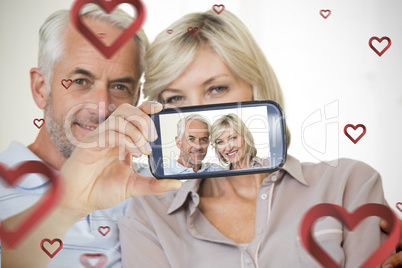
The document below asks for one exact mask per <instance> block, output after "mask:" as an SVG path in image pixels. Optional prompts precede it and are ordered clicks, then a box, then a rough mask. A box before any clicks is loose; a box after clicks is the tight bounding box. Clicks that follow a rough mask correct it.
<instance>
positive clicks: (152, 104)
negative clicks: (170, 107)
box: [138, 101, 163, 114]
mask: <svg viewBox="0 0 402 268" xmlns="http://www.w3.org/2000/svg"><path fill="white" fill-rule="evenodd" d="M138 108H139V109H141V110H142V111H143V112H144V113H146V114H156V113H159V112H160V111H162V109H163V105H162V104H160V103H159V102H156V101H146V102H143V103H142V104H141V105H140V106H138Z"/></svg>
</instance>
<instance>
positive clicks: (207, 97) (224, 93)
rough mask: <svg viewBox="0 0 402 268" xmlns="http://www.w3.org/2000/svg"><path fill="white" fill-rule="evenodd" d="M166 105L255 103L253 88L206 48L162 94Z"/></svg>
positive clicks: (213, 52) (200, 51) (203, 48)
mask: <svg viewBox="0 0 402 268" xmlns="http://www.w3.org/2000/svg"><path fill="white" fill-rule="evenodd" d="M160 96H161V98H162V100H163V102H164V103H165V104H166V105H167V106H176V107H182V106H190V105H191V106H192V105H204V104H214V103H224V102H238V101H251V100H253V90H252V87H251V86H250V85H249V84H247V83H246V82H245V81H244V80H242V79H240V78H239V77H236V76H235V74H234V73H233V72H232V71H231V70H230V69H229V68H228V66H226V64H225V63H224V62H223V60H222V59H221V57H220V56H219V55H218V54H216V53H215V51H213V50H212V49H211V48H210V47H209V46H203V47H201V48H200V49H199V51H198V53H197V54H196V55H195V57H194V60H193V62H192V63H191V64H190V65H189V66H188V67H187V69H186V70H185V71H184V72H183V73H182V74H181V75H180V76H179V77H178V78H177V79H176V80H174V81H173V82H172V83H170V84H169V85H168V86H167V87H166V88H165V89H164V90H163V91H162V92H161V95H160Z"/></svg>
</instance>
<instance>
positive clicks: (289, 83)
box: [0, 0, 402, 209]
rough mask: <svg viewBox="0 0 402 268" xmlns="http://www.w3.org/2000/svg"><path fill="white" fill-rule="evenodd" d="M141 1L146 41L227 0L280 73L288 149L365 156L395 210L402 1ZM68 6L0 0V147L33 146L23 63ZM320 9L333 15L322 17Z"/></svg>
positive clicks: (311, 155) (36, 113) (310, 154)
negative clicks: (350, 132)
mask: <svg viewBox="0 0 402 268" xmlns="http://www.w3.org/2000/svg"><path fill="white" fill-rule="evenodd" d="M144 2H145V4H146V6H147V9H148V17H147V22H146V25H145V30H146V32H147V34H148V35H149V38H150V40H153V38H154V37H155V35H156V34H157V33H158V32H160V31H162V30H164V29H167V28H168V26H169V25H170V24H171V23H172V22H173V21H175V20H176V19H178V18H180V17H181V16H182V15H184V14H186V13H189V12H196V11H205V10H207V9H209V8H212V5H214V4H224V5H225V7H226V9H228V10H230V11H232V12H233V13H235V14H236V15H237V16H239V18H240V19H241V20H243V22H244V23H245V24H246V25H247V26H248V28H249V29H250V31H251V32H252V34H253V35H254V37H255V39H256V40H257V42H258V43H259V44H260V46H261V48H262V49H263V51H264V53H265V55H266V56H267V58H268V60H269V62H270V63H271V65H272V66H273V68H274V70H275V72H276V74H277V76H278V79H279V81H280V83H281V86H282V88H283V92H284V95H285V100H286V107H285V108H286V114H287V122H288V124H289V127H290V130H291V133H292V143H291V145H290V150H289V154H291V155H293V156H295V157H297V158H299V159H300V160H302V161H313V162H317V161H320V160H329V159H334V158H337V157H348V158H354V159H358V160H361V161H364V162H366V163H368V164H369V165H371V166H372V167H374V168H375V169H376V170H378V171H379V172H380V173H381V175H382V178H383V184H384V189H385V194H386V198H387V200H388V202H389V204H390V205H391V207H393V208H394V209H395V204H396V203H397V202H401V201H402V175H401V172H400V170H399V167H400V166H399V165H400V163H401V161H402V153H401V151H402V135H401V134H402V86H401V85H402V19H401V16H400V11H401V10H402V1H400V0H387V1H383V0H352V1H351V0H254V1H240V0H231V1H224V0H222V1H220V2H216V1H210V0H202V1H201V0H170V1H165V0H149V1H147V0H145V1H144ZM72 3H73V1H72V0H35V1H32V0H19V1H12V0H1V1H0V40H1V42H0V48H1V49H0V59H1V60H0V114H1V115H0V151H3V150H5V149H6V148H7V146H8V144H9V143H10V142H11V141H12V140H16V141H20V142H21V143H23V144H25V145H29V144H30V143H32V142H33V141H34V139H35V137H36V135H37V132H38V129H37V128H36V127H35V126H34V125H33V122H32V121H33V120H34V119H35V118H42V116H43V111H41V110H39V109H38V108H37V107H36V105H35V103H34V102H33V100H32V96H31V93H30V82H29V69H30V68H31V67H34V66H37V51H38V30H39V28H40V25H41V24H42V23H43V22H44V20H45V18H46V17H47V16H48V15H50V14H51V13H52V12H54V11H56V10H58V9H63V8H69V7H70V6H71V5H72ZM322 9H329V10H331V12H332V14H331V15H330V16H329V17H328V18H327V19H324V18H323V17H322V16H321V15H320V14H319V12H320V10H322ZM189 26H190V25H189ZM372 36H377V37H380V38H381V37H383V36H388V37H389V38H391V40H392V45H391V47H390V48H389V49H388V51H387V52H385V53H384V54H383V55H382V57H379V56H378V55H377V54H375V53H374V52H373V51H372V50H371V48H370V47H369V45H368V40H369V39H370V38H371V37H372ZM381 45H384V44H383V43H382V44H381ZM378 47H379V48H380V45H378ZM346 124H353V125H356V124H364V125H365V126H366V128H367V133H366V135H365V136H364V137H363V138H362V139H361V140H360V141H359V142H358V143H357V144H353V143H352V142H351V141H350V140H349V139H348V138H346V136H345V135H344V133H343V128H344V126H345V125H346Z"/></svg>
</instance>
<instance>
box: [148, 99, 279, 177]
mask: <svg viewBox="0 0 402 268" xmlns="http://www.w3.org/2000/svg"><path fill="white" fill-rule="evenodd" d="M151 118H152V119H153V120H154V123H155V126H156V129H157V133H158V140H156V141H155V142H154V143H151V146H152V154H151V156H150V165H151V170H152V172H153V173H154V176H155V177H157V178H175V177H176V178H177V179H188V178H203V177H213V176H231V175H236V174H251V173H258V172H269V171H272V170H276V169H278V168H279V167H280V166H281V165H283V163H284V160H285V158H286V135H285V130H284V129H285V128H284V119H283V114H282V110H281V109H280V107H279V105H277V104H276V103H273V102H267V101H264V102H255V101H254V102H242V103H232V104H217V105H204V106H194V107H185V108H180V109H179V108H169V109H166V110H164V111H162V112H161V113H159V114H156V115H152V116H151Z"/></svg>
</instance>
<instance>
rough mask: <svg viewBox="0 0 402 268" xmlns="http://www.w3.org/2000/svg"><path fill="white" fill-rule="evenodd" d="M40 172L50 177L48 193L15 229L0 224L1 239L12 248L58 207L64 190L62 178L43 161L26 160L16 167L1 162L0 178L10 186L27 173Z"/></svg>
mask: <svg viewBox="0 0 402 268" xmlns="http://www.w3.org/2000/svg"><path fill="white" fill-rule="evenodd" d="M32 173H38V174H42V175H45V176H46V177H47V178H49V182H50V184H51V186H50V188H49V189H48V190H47V192H46V194H45V195H44V196H43V197H42V198H41V199H40V200H39V201H38V202H37V203H35V205H34V206H33V207H31V208H30V210H29V212H28V213H27V215H26V216H25V217H24V218H23V219H22V220H21V221H20V223H19V224H18V225H17V227H16V228H14V230H12V231H9V230H5V228H3V225H2V224H0V239H1V242H2V243H5V244H7V245H8V246H9V247H10V248H11V249H12V248H14V247H15V246H16V245H18V244H19V243H20V242H21V240H22V239H23V238H24V237H25V236H26V235H28V233H29V232H31V231H32V230H33V229H34V228H35V227H36V226H37V225H38V224H39V223H40V221H41V220H42V219H44V217H45V216H47V215H48V214H49V213H50V212H51V211H52V210H53V209H55V208H56V206H57V204H58V203H59V201H60V195H61V192H62V184H61V182H60V181H61V179H57V176H56V174H55V173H54V172H53V171H52V170H51V169H50V167H48V166H47V165H46V164H45V163H43V162H41V161H25V162H22V163H20V164H19V165H18V166H17V167H15V168H8V167H6V166H5V165H4V164H2V163H0V178H2V179H3V180H5V181H6V183H7V184H8V185H10V186H13V185H15V184H16V183H17V182H18V181H19V180H20V178H21V177H22V176H23V175H25V174H32Z"/></svg>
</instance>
